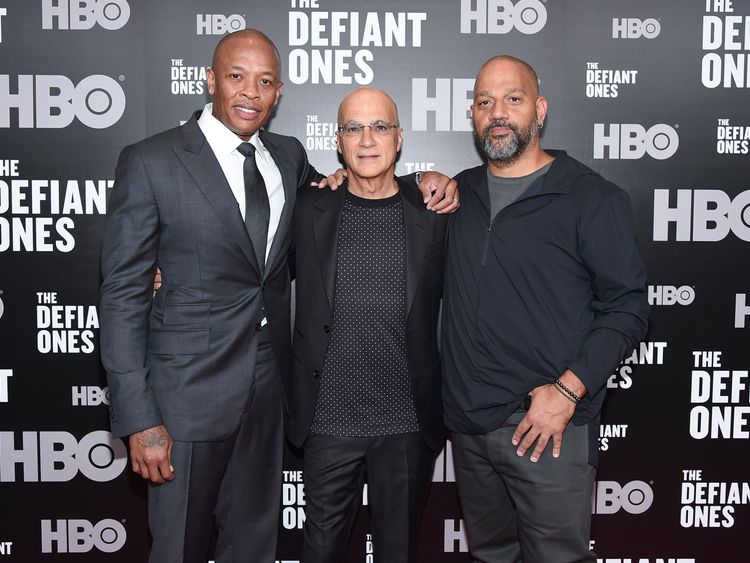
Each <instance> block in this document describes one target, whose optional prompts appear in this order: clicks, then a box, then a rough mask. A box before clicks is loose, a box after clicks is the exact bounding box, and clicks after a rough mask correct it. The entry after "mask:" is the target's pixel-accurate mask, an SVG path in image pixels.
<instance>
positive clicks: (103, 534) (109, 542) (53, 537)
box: [42, 518, 128, 553]
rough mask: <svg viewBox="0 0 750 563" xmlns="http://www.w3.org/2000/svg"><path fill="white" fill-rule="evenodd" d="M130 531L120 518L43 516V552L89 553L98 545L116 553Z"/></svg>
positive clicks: (105, 550)
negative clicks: (92, 521) (71, 518)
mask: <svg viewBox="0 0 750 563" xmlns="http://www.w3.org/2000/svg"><path fill="white" fill-rule="evenodd" d="M127 539H128V534H127V532H126V531H125V527H124V526H123V525H122V524H121V523H120V522H118V521H117V520H112V519H111V518H106V519H104V520H102V521H101V522H97V523H96V524H92V523H91V522H89V521H88V520H55V524H54V527H53V524H52V520H42V553H88V552H89V551H91V550H92V549H94V548H96V549H98V550H99V551H102V552H104V553H114V552H115V551H117V550H118V549H120V548H122V546H124V545H125V540H127Z"/></svg>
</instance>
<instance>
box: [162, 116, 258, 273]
mask: <svg viewBox="0 0 750 563" xmlns="http://www.w3.org/2000/svg"><path fill="white" fill-rule="evenodd" d="M196 115H197V114H196ZM182 131H183V139H184V145H183V147H182V148H178V147H174V148H173V150H174V152H175V153H176V154H177V158H179V159H180V161H182V164H183V165H184V166H185V169H186V170H187V171H188V174H190V176H191V177H192V178H193V180H194V181H195V184H196V186H197V187H198V189H199V190H200V191H201V192H202V193H203V196H204V197H205V198H206V200H207V201H208V203H209V205H210V206H211V207H212V208H213V210H214V212H215V213H216V215H217V216H218V218H219V220H220V221H221V224H222V225H223V226H224V228H225V229H226V230H227V233H228V234H229V238H230V240H233V241H235V242H236V243H237V244H238V246H239V247H240V248H241V249H242V253H243V254H244V255H245V257H246V258H247V260H248V262H250V263H251V264H252V265H253V267H254V268H255V269H256V270H257V271H258V273H259V274H260V270H259V268H258V261H257V259H256V257H255V252H254V251H253V245H252V242H251V241H250V236H249V235H248V234H247V229H246V228H245V222H244V221H243V220H242V214H241V213H240V208H239V206H238V205H237V200H236V199H235V197H234V194H233V193H232V189H231V188H230V187H229V184H228V183H227V179H226V177H225V176H224V171H223V170H222V169H221V166H219V163H218V161H217V160H216V156H215V155H214V153H213V151H212V150H211V146H210V145H209V144H208V142H207V141H206V138H205V136H204V135H203V133H202V132H201V130H200V127H198V122H197V119H196V116H195V115H194V116H193V118H192V119H191V120H190V121H188V122H187V123H186V124H185V125H184V126H183V128H182Z"/></svg>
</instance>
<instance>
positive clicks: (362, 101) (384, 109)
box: [338, 87, 398, 125]
mask: <svg viewBox="0 0 750 563" xmlns="http://www.w3.org/2000/svg"><path fill="white" fill-rule="evenodd" d="M363 112H364V113H368V112H369V114H371V115H370V118H369V119H366V120H365V121H362V119H361V118H354V117H351V116H352V115H354V114H359V115H360V117H361V114H362V113H363ZM373 112H375V113H380V114H381V115H377V116H376V115H375V113H373ZM377 120H382V121H387V122H389V123H398V108H397V107H396V102H394V101H393V98H391V97H390V96H389V95H388V94H386V93H385V92H383V91H382V90H378V89H377V88H367V87H365V88H357V89H356V90H354V91H352V92H349V94H347V95H346V96H345V97H344V99H343V100H341V103H340V104H339V114H338V122H339V123H340V124H341V123H345V122H347V121H357V122H359V123H362V124H365V125H367V124H369V123H371V122H372V121H377Z"/></svg>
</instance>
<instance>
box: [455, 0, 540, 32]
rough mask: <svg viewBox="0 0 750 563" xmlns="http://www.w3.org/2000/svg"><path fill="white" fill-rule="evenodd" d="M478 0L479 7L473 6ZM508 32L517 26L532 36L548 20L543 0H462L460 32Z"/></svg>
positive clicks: (477, 5) (519, 29)
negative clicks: (474, 7) (473, 26)
mask: <svg viewBox="0 0 750 563" xmlns="http://www.w3.org/2000/svg"><path fill="white" fill-rule="evenodd" d="M475 2H476V9H472V5H473V4H474V3H475ZM472 22H474V25H475V26H476V32H475V33H509V32H510V31H512V30H513V29H514V28H515V29H517V30H518V31H520V32H521V33H525V34H526V35H531V34H534V33H539V32H540V31H541V30H542V29H543V28H544V25H545V24H546V23H547V8H545V7H544V4H542V2H541V1H540V0H519V1H518V2H516V3H515V5H514V4H513V2H511V1H510V0H461V33H471V27H472Z"/></svg>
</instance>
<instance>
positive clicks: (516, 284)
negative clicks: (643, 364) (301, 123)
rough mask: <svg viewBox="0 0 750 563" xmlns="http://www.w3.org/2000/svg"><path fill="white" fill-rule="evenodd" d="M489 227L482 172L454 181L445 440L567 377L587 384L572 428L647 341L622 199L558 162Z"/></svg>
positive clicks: (641, 278) (494, 421) (490, 426)
mask: <svg viewBox="0 0 750 563" xmlns="http://www.w3.org/2000/svg"><path fill="white" fill-rule="evenodd" d="M547 152H548V153H549V154H551V155H552V156H554V157H555V160H554V162H553V163H552V166H551V167H550V169H549V171H548V172H547V174H545V175H544V176H543V177H541V178H539V179H538V180H537V181H536V182H534V183H533V184H532V185H531V186H530V187H529V188H528V189H527V190H526V191H525V192H524V193H523V195H522V196H521V197H520V198H519V199H518V200H516V201H515V202H513V203H512V204H510V205H508V206H507V207H506V208H504V209H503V210H502V211H500V212H499V213H498V214H497V215H496V216H495V218H494V219H493V220H490V201H489V191H488V190H489V188H488V183H487V167H486V166H478V167H476V168H472V169H469V170H465V171H463V172H461V173H460V174H459V175H458V176H457V177H456V180H457V181H458V183H459V186H460V189H461V210H460V211H459V212H458V213H456V214H454V215H452V216H451V218H450V222H449V234H448V263H447V269H446V279H445V288H444V302H443V318H442V354H443V395H444V403H445V420H446V425H447V427H448V428H449V429H450V430H454V431H457V432H462V433H466V434H481V433H486V432H489V431H491V430H494V429H496V428H498V427H499V426H500V425H501V424H502V423H503V421H504V420H505V419H506V418H507V417H508V416H509V415H510V414H511V413H512V412H513V411H514V410H516V409H517V408H518V406H519V403H520V402H521V401H522V400H523V398H524V397H525V396H526V395H527V394H528V393H529V391H531V390H532V389H534V388H536V387H538V386H540V385H543V384H545V383H552V382H553V381H554V380H555V379H556V378H558V377H559V376H560V375H562V373H563V372H564V371H565V370H566V369H570V370H571V371H572V372H573V373H575V374H576V376H578V378H579V379H580V380H581V381H582V382H583V383H584V384H585V385H586V389H587V391H588V393H587V395H586V397H585V398H584V400H583V401H582V402H581V403H580V404H579V405H578V406H577V407H576V412H575V415H574V417H573V422H574V423H575V424H585V423H587V422H589V421H590V420H592V419H593V418H594V417H595V416H596V415H597V414H598V412H599V410H600V409H601V406H602V402H603V400H604V394H605V390H606V381H607V379H608V378H609V376H610V375H611V374H612V373H613V371H614V369H615V368H616V366H617V365H618V363H619V362H620V361H621V360H622V358H623V356H624V355H625V353H626V352H627V351H629V350H630V349H632V348H633V347H634V346H635V345H636V344H637V343H638V342H639V341H640V340H641V339H642V338H643V336H644V335H645V333H646V328H647V317H648V309H649V308H648V303H647V299H646V287H645V284H646V273H645V269H644V266H643V262H642V261H641V258H640V256H639V254H638V248H637V246H636V242H635V229H634V225H633V215H632V211H631V209H630V200H629V198H628V195H627V194H626V193H625V192H624V191H623V190H621V189H620V188H618V187H617V186H615V185H614V184H612V183H611V182H608V181H607V180H605V179H604V178H602V177H601V176H600V175H599V174H597V173H596V172H594V171H592V170H591V169H589V168H588V167H586V166H584V165H583V164H581V163H580V162H578V161H577V160H575V159H573V158H571V157H569V156H568V155H567V154H566V153H565V152H564V151H547Z"/></svg>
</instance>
